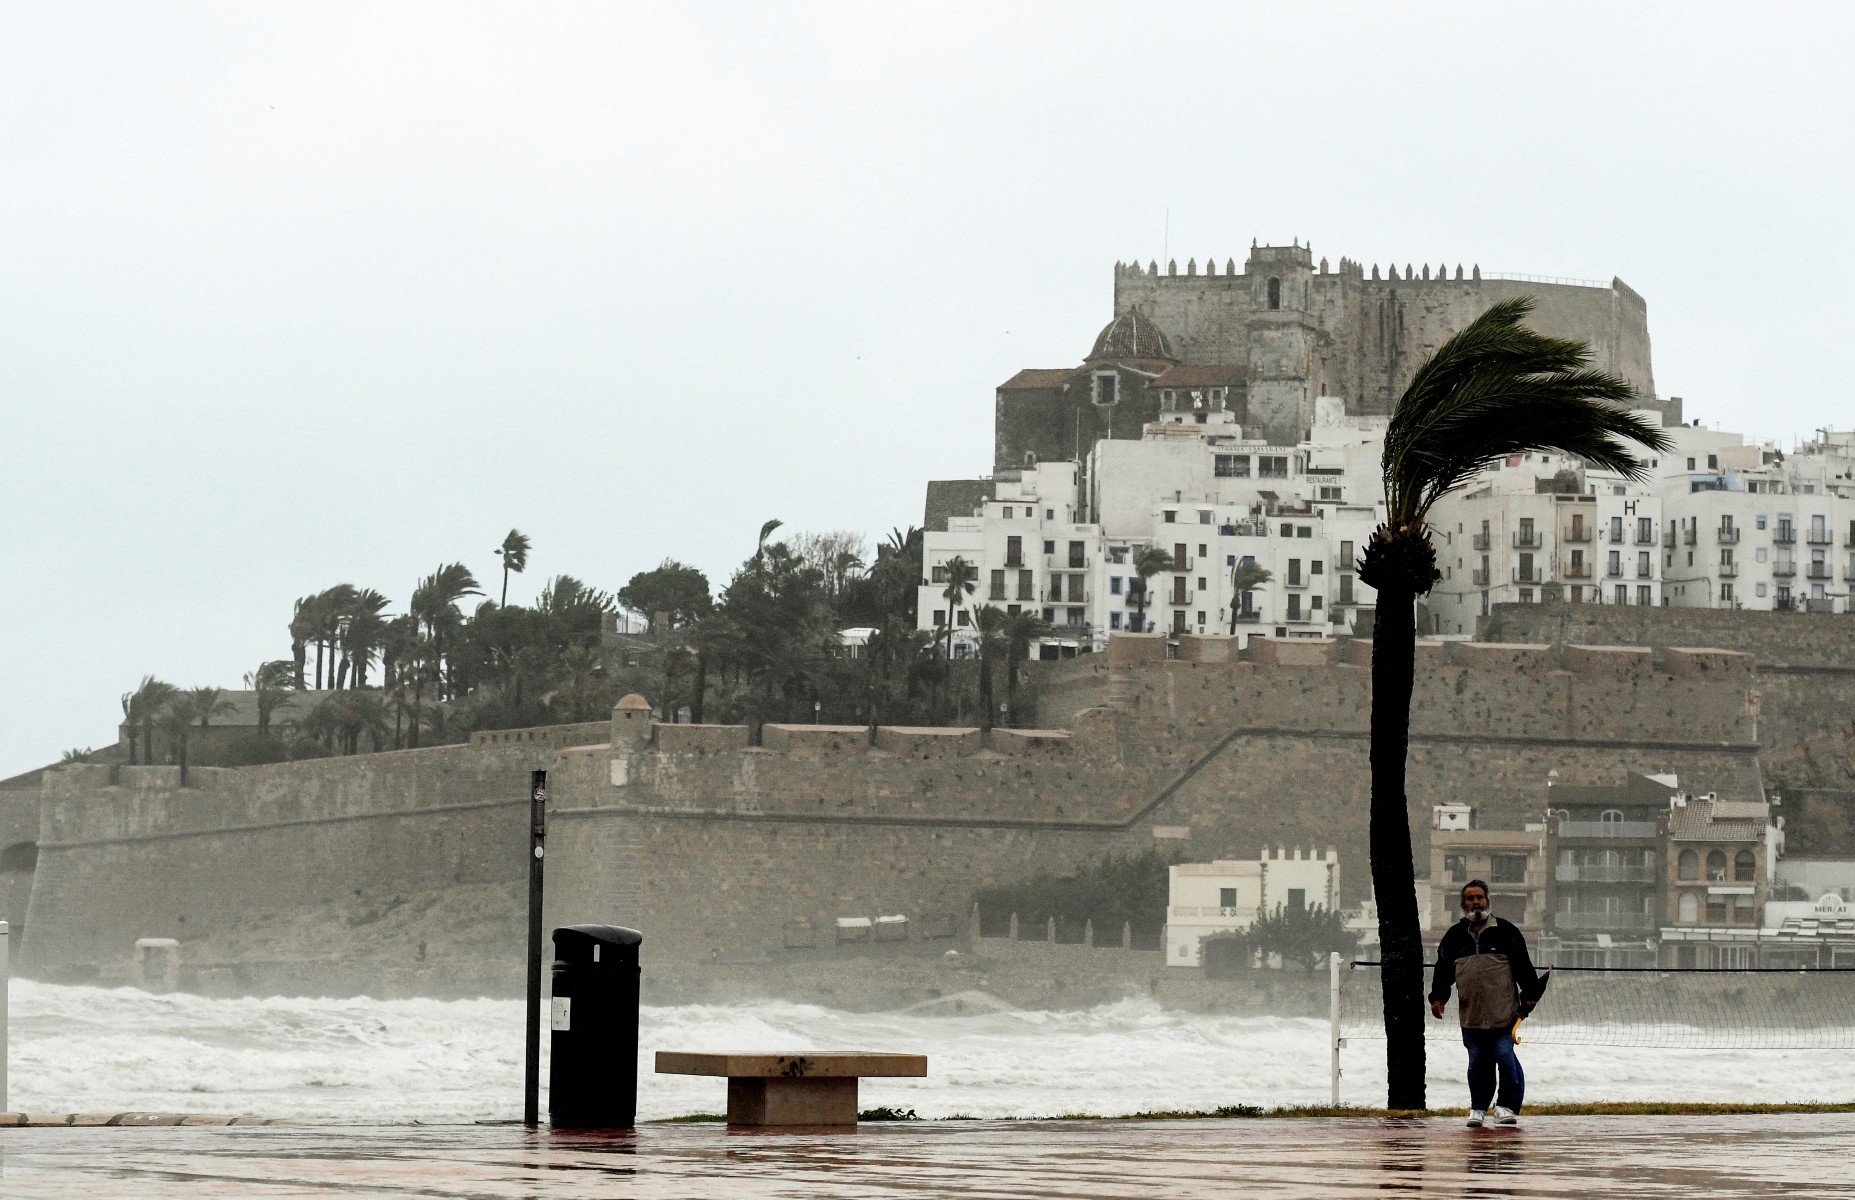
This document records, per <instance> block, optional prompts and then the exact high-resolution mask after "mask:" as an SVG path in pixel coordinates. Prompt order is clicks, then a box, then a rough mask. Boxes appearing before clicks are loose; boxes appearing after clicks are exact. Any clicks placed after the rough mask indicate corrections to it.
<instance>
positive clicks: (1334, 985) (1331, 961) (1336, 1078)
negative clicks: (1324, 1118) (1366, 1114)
mask: <svg viewBox="0 0 1855 1200" xmlns="http://www.w3.org/2000/svg"><path fill="white" fill-rule="evenodd" d="M1327 1035H1328V1039H1327V1040H1328V1041H1329V1042H1330V1043H1331V1046H1332V1053H1333V1062H1332V1071H1333V1106H1334V1107H1335V1108H1338V1107H1339V1106H1340V1047H1341V1046H1342V1045H1343V1044H1344V1043H1343V1042H1342V1041H1341V1039H1340V953H1339V951H1337V950H1335V951H1333V952H1332V953H1331V954H1329V955H1327Z"/></svg>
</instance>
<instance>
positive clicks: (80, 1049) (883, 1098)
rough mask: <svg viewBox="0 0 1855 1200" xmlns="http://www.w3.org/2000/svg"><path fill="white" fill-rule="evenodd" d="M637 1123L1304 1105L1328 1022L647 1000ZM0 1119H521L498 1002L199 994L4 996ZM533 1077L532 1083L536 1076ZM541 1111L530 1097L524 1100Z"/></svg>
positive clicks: (1853, 1084)
mask: <svg viewBox="0 0 1855 1200" xmlns="http://www.w3.org/2000/svg"><path fill="white" fill-rule="evenodd" d="M641 1043H642V1044H641V1045H640V1047H639V1071H640V1086H639V1110H640V1111H639V1116H640V1117H641V1118H652V1117H668V1116H676V1115H679V1114H686V1113H696V1112H715V1111H718V1110H719V1109H721V1108H722V1106H723V1092H724V1088H723V1085H722V1083H721V1082H720V1081H719V1080H714V1079H700V1078H686V1077H674V1076H658V1075H655V1074H652V1073H651V1071H650V1064H651V1061H652V1054H653V1052H654V1051H656V1050H659V1049H675V1050H714V1051H720V1050H759V1051H767V1050H784V1049H798V1048H809V1049H865V1050H897V1051H911V1052H922V1053H926V1054H927V1056H928V1066H929V1076H928V1078H926V1079H923V1080H869V1081H865V1083H864V1085H863V1089H862V1097H861V1098H862V1102H863V1104H864V1105H865V1106H866V1107H869V1106H876V1105H890V1106H894V1107H898V1108H912V1109H914V1110H915V1111H916V1112H917V1113H919V1114H920V1115H921V1116H923V1117H944V1116H951V1115H955V1114H967V1115H971V1116H977V1117H1003V1116H1020V1117H1028V1116H1049V1115H1057V1114H1064V1113H1076V1112H1086V1113H1098V1114H1103V1115H1109V1114H1120V1113H1129V1112H1139V1111H1147V1110H1155V1109H1206V1108H1215V1107H1217V1106H1220V1105H1232V1104H1250V1105H1259V1106H1263V1107H1269V1106H1274V1105H1283V1104H1303V1103H1325V1102H1326V1100H1327V1097H1328V1087H1329V1083H1328V1027H1327V1024H1326V1022H1325V1021H1322V1020H1314V1019H1305V1018H1270V1017H1238V1016H1207V1015H1203V1014H1198V1013H1189V1012H1181V1011H1176V1010H1172V1009H1167V1008H1164V1007H1161V1006H1160V1005H1158V1004H1157V1003H1155V1002H1153V1001H1151V1000H1149V999H1144V998H1141V999H1128V1000H1123V1001H1120V1002H1117V1003H1113V1004H1107V1005H1103V1006H1101V1007H1098V1008H1093V1009H1088V1010H1085V1011H1077V1012H1041V1011H1017V1010H1010V1009H1005V1008H1003V1007H1002V1006H999V1005H996V1004H988V1003H986V1002H985V998H983V997H975V998H974V1001H973V1002H972V1003H970V1004H966V1005H956V1004H950V1003H940V1004H937V1005H931V1006H928V1007H927V1008H926V1009H924V1010H917V1011H902V1012H887V1013H846V1012H837V1011H833V1010H830V1009H825V1008H819V1007H815V1006H812V1005H805V1004H790V1003H781V1002H774V1001H755V1002H746V1003H740V1004H726V1005H723V1004H714V1005H686V1006H680V1007H672V1008H650V1007H647V1008H645V1009H644V1010H643V1013H642V1034H641ZM9 1050H10V1054H11V1068H12V1070H11V1076H12V1078H11V1096H10V1101H11V1107H12V1108H14V1109H16V1110H25V1111H32V1110H35V1109H36V1110H40V1111H121V1110H130V1109H140V1110H152V1111H170V1112H175V1111H177V1112H213V1113H234V1114H252V1115H258V1116H266V1117H286V1118H294V1119H300V1120H311V1121H331V1122H410V1121H421V1122H465V1121H476V1120H499V1119H511V1118H514V1117H517V1116H519V1115H520V1111H521V1076H522V1005H521V1003H520V1002H519V1001H510V1000H465V1001H444V1000H369V999H347V1000H324V999H300V998H270V999H251V998H247V999H236V1000H227V999H208V998H205V997H201V996H191V995H180V994H174V995H151V994H149V993H146V992H142V991H137V990H133V989H128V988H116V989H108V988H94V987H67V986H58V985H52V984H44V983H36V982H32V981H29V980H15V981H13V984H12V1027H11V1037H10V1039H9ZM1382 1055H1383V1044H1382V1043H1380V1042H1372V1041H1362V1042H1356V1043H1353V1044H1352V1045H1349V1046H1348V1048H1347V1049H1346V1051H1345V1052H1344V1055H1343V1059H1342V1062H1343V1067H1344V1070H1345V1075H1344V1079H1343V1087H1342V1098H1343V1099H1344V1100H1345V1101H1346V1102H1348V1103H1356V1104H1373V1103H1378V1102H1379V1101H1380V1098H1381V1097H1382V1095H1383V1083H1384V1067H1383V1061H1382ZM1522 1057H1523V1059H1524V1061H1525V1065H1526V1071H1527V1077H1528V1099H1529V1101H1533V1102H1544V1101H1581V1100H1637V1099H1640V1100H1689V1101H1767V1102H1784V1101H1843V1102H1846V1101H1855V1068H1852V1067H1851V1062H1850V1057H1849V1053H1848V1052H1846V1051H1836V1052H1822V1051H1802V1050H1757V1051H1733V1050H1720V1049H1694V1050H1666V1049H1632V1048H1628V1047H1622V1048H1619V1047H1580V1046H1537V1047H1523V1048H1522ZM1430 1062H1431V1076H1432V1080H1431V1088H1432V1092H1431V1095H1432V1103H1437V1104H1442V1103H1458V1102H1460V1100H1461V1099H1462V1097H1460V1096H1459V1095H1458V1092H1460V1091H1461V1090H1462V1089H1463V1085H1462V1082H1461V1080H1462V1065H1463V1064H1462V1059H1461V1050H1460V1047H1456V1046H1450V1045H1448V1044H1447V1043H1444V1044H1433V1045H1432V1046H1431V1050H1430ZM545 1077H546V1076H545V1071H544V1073H543V1078H544V1079H545ZM544 1103H545V1102H544Z"/></svg>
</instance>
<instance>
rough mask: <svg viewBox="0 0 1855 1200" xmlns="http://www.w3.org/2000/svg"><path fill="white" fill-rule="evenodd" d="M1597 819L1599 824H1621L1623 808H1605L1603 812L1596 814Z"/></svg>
mask: <svg viewBox="0 0 1855 1200" xmlns="http://www.w3.org/2000/svg"><path fill="white" fill-rule="evenodd" d="M1597 820H1598V823H1599V824H1601V825H1621V824H1623V810H1622V809H1620V808H1607V809H1605V810H1604V811H1603V812H1601V813H1599V814H1597Z"/></svg>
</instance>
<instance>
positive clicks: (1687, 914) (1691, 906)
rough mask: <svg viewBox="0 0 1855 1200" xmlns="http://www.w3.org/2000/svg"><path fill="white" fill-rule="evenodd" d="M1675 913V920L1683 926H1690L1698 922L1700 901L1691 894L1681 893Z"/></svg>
mask: <svg viewBox="0 0 1855 1200" xmlns="http://www.w3.org/2000/svg"><path fill="white" fill-rule="evenodd" d="M1675 911H1676V917H1675V919H1676V920H1678V921H1680V922H1681V923H1682V924H1683V925H1692V924H1694V923H1695V922H1696V921H1699V920H1700V901H1699V900H1698V899H1697V898H1696V897H1695V895H1694V893H1693V892H1682V893H1681V899H1680V900H1679V901H1677V902H1676V906H1675Z"/></svg>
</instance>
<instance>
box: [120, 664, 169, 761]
mask: <svg viewBox="0 0 1855 1200" xmlns="http://www.w3.org/2000/svg"><path fill="white" fill-rule="evenodd" d="M178 690H179V689H177V688H176V687H175V686H174V685H173V684H171V683H167V682H165V681H163V680H160V679H156V678H155V677H154V676H153V675H144V676H142V682H141V684H140V685H139V686H137V687H136V689H135V690H134V691H133V692H130V693H129V694H128V695H127V696H125V697H124V698H123V699H124V703H123V708H122V711H123V716H124V717H125V718H126V723H127V724H128V725H129V726H130V727H131V729H133V728H134V727H136V726H140V727H141V731H142V761H143V762H145V763H152V762H154V761H155V720H156V718H158V717H159V716H160V715H161V711H162V709H164V708H166V707H167V703H168V701H170V700H172V699H173V698H174V696H175V695H176V693H177V692H178ZM130 737H131V739H133V737H134V734H133V733H131V734H130ZM129 751H130V753H129V761H130V762H134V761H135V753H134V752H135V744H134V741H133V740H131V742H130V745H129Z"/></svg>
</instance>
